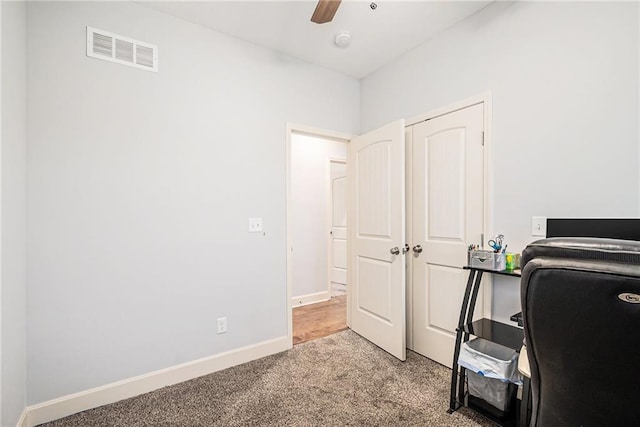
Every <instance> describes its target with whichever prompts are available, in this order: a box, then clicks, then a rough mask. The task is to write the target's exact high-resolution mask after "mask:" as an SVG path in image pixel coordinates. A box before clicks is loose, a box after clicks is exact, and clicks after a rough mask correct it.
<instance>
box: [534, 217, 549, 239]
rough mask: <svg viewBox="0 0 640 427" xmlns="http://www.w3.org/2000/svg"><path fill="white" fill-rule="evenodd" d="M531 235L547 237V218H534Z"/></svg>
mask: <svg viewBox="0 0 640 427" xmlns="http://www.w3.org/2000/svg"><path fill="white" fill-rule="evenodd" d="M531 235H532V236H542V237H547V217H544V216H534V217H533V218H531Z"/></svg>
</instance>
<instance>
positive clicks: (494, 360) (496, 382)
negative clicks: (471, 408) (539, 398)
mask: <svg viewBox="0 0 640 427" xmlns="http://www.w3.org/2000/svg"><path fill="white" fill-rule="evenodd" d="M458 365H460V366H462V367H464V368H466V369H467V374H468V375H467V384H468V388H469V394H470V395H471V396H475V397H479V398H480V399H483V400H485V401H486V402H487V403H489V404H490V405H491V406H493V407H495V408H497V409H498V410H500V411H503V412H506V411H507V410H508V409H509V404H510V402H511V401H512V400H513V395H514V393H515V391H516V387H515V386H514V385H512V384H517V385H520V384H522V375H521V374H520V372H518V353H517V352H516V351H515V350H513V349H510V348H507V347H504V346H501V345H500V344H496V343H493V342H491V341H487V340H484V339H482V338H476V339H474V340H471V341H467V342H465V343H463V344H462V347H461V348H460V356H459V357H458Z"/></svg>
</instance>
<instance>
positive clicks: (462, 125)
mask: <svg viewBox="0 0 640 427" xmlns="http://www.w3.org/2000/svg"><path fill="white" fill-rule="evenodd" d="M483 131H484V105H483V104H482V103H480V104H476V105H473V106H470V107H467V108H463V109H460V110H457V111H454V112H451V113H448V114H444V115H442V116H438V117H435V118H433V119H430V120H427V121H424V122H420V123H417V124H415V125H412V126H409V127H406V128H405V126H404V122H403V121H398V122H395V123H392V124H390V125H387V126H385V127H383V128H381V129H378V130H376V131H373V132H370V133H368V134H366V135H363V136H361V137H358V138H355V139H354V140H352V141H351V143H350V144H349V151H348V158H349V160H348V164H349V169H348V173H347V181H348V185H349V189H348V190H349V191H348V193H349V202H348V215H349V223H350V224H353V226H350V228H349V239H348V253H349V263H350V268H349V269H348V271H349V284H350V293H349V304H350V308H351V319H350V320H351V321H350V326H351V328H352V329H353V330H354V331H355V332H357V333H359V334H360V335H362V336H363V337H365V338H367V339H369V340H370V341H372V342H373V343H374V344H376V345H378V346H379V347H381V348H383V349H385V350H386V351H388V352H389V353H391V354H393V355H394V356H396V357H398V358H399V359H401V360H404V359H405V356H406V350H405V349H406V341H407V331H409V333H410V334H411V338H412V340H410V341H412V342H413V346H412V349H413V350H414V351H416V352H418V353H420V354H423V355H425V356H427V357H429V358H431V359H433V360H435V361H437V362H439V363H442V364H444V365H447V366H449V365H450V364H451V360H452V358H453V346H454V340H455V328H456V326H457V320H458V319H457V318H458V315H459V311H460V305H461V301H462V296H463V293H464V287H465V284H466V275H465V273H464V271H463V270H462V267H463V266H464V265H466V263H467V259H466V254H467V247H468V245H469V244H472V243H480V241H481V238H482V236H481V234H482V233H483V224H484V211H485V209H484V194H483V189H484V170H483V168H484V152H483ZM405 134H406V139H405ZM407 269H409V274H408V275H407ZM407 276H408V278H409V280H407ZM407 291H408V292H407ZM479 297H481V296H479ZM479 304H480V306H482V302H481V301H480V302H479ZM407 308H408V310H407ZM407 311H408V313H409V314H410V315H409V318H407ZM407 325H409V328H407V327H406V326H407Z"/></svg>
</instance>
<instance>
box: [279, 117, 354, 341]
mask: <svg viewBox="0 0 640 427" xmlns="http://www.w3.org/2000/svg"><path fill="white" fill-rule="evenodd" d="M348 140H349V136H347V135H339V134H335V133H333V132H327V131H322V130H316V129H311V128H308V127H306V126H299V125H290V126H289V129H288V130H287V242H288V245H287V293H288V304H289V313H290V316H291V318H290V323H289V327H290V336H291V339H292V345H293V344H298V343H301V342H305V341H309V340H311V339H316V338H320V337H322V336H326V335H330V334H332V333H335V332H339V331H341V330H344V329H346V328H347V304H346V299H347V295H346V292H347V287H346V283H347V280H346V276H347V270H346V229H347V227H346V226H347V224H346V162H347V142H348Z"/></svg>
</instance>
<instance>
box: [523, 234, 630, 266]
mask: <svg viewBox="0 0 640 427" xmlns="http://www.w3.org/2000/svg"><path fill="white" fill-rule="evenodd" d="M537 257H552V258H570V259H586V260H599V261H612V262H620V263H625V264H635V265H640V242H636V241H631V240H618V239H602V238H595V237H552V238H549V239H542V240H537V241H535V242H533V243H530V244H529V245H528V246H527V247H526V248H525V249H524V251H522V260H521V268H522V269H524V267H525V265H527V263H528V262H529V261H531V260H532V259H533V258H537Z"/></svg>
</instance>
